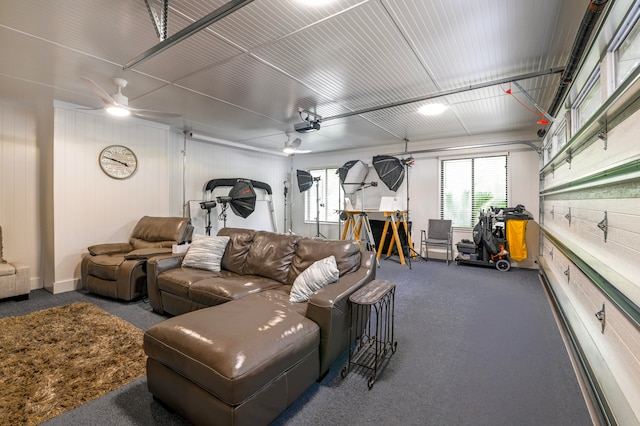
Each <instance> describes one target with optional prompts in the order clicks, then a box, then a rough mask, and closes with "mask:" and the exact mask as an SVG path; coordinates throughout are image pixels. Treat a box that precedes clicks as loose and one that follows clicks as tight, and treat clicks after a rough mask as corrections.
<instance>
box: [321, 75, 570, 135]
mask: <svg viewBox="0 0 640 426" xmlns="http://www.w3.org/2000/svg"><path fill="white" fill-rule="evenodd" d="M563 71H564V67H558V68H551V69H548V70H542V71H536V72H531V73H527V74H521V75H517V76H514V77H507V78H502V79H499V80H492V81H487V82H484V83H479V84H471V85H469V86H464V87H459V88H457V89H451V90H445V91H442V92H437V93H433V94H431V95H426V96H419V97H417V98H411V99H406V100H404V101H398V102H391V103H389V104H385V105H379V106H375V107H370V108H365V109H361V110H358V111H350V112H345V113H343V114H338V115H334V116H331V117H324V118H322V120H320V122H325V121H329V120H337V119H339V118H346V117H351V116H354V115H360V114H366V113H368V112H374V111H380V110H383V109H388V108H393V107H397V106H402V105H407V104H412V103H415V102H422V101H428V100H430V99H436V98H441V97H443V96H449V95H455V94H457V93H462V92H468V91H470V90H477V89H483V88H485V87H491V86H497V85H500V84H505V83H512V82H514V81H518V80H527V79H529V78H535V77H542V76H544V75H549V74H557V73H561V72H563Z"/></svg>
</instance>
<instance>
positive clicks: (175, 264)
mask: <svg viewBox="0 0 640 426" xmlns="http://www.w3.org/2000/svg"><path fill="white" fill-rule="evenodd" d="M185 254H186V253H171V254H162V255H159V256H154V257H152V258H150V259H149V260H148V261H147V294H148V296H149V304H150V305H151V308H153V310H154V311H155V312H157V313H159V314H164V307H163V306H162V298H161V297H160V289H159V288H158V275H160V274H161V273H163V272H164V271H168V270H170V269H176V268H180V267H181V266H182V260H183V259H184V255H185Z"/></svg>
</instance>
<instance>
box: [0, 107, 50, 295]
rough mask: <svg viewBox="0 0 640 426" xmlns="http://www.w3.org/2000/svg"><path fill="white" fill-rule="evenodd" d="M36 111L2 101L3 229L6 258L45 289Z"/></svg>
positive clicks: (0, 176)
mask: <svg viewBox="0 0 640 426" xmlns="http://www.w3.org/2000/svg"><path fill="white" fill-rule="evenodd" d="M36 122H37V112H36V111H35V110H34V109H32V108H30V107H26V106H24V105H20V104H13V103H10V102H8V101H4V100H0V226H1V227H2V239H3V246H4V250H3V257H4V259H5V260H7V261H9V262H12V261H19V262H22V263H24V264H26V265H28V266H29V269H30V274H31V288H32V289H34V288H39V287H42V280H41V276H42V273H41V268H40V253H41V251H40V247H41V246H40V215H39V212H40V185H39V180H40V175H39V171H40V167H39V157H38V142H37V124H36Z"/></svg>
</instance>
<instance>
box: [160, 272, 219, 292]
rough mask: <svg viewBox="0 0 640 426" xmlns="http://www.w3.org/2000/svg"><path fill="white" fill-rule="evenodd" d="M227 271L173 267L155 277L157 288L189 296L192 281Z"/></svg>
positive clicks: (216, 275) (217, 275)
mask: <svg viewBox="0 0 640 426" xmlns="http://www.w3.org/2000/svg"><path fill="white" fill-rule="evenodd" d="M225 273H227V274H229V272H224V271H222V272H211V271H207V270H206V269H197V268H175V269H169V270H168V271H165V272H162V273H161V274H160V275H158V278H157V279H156V281H157V285H158V290H161V291H165V292H168V293H172V294H176V295H178V296H181V297H189V287H191V286H192V285H193V283H195V282H198V281H202V280H206V279H209V278H213V277H219V276H221V275H224V274H225Z"/></svg>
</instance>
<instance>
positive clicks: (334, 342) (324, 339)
mask: <svg viewBox="0 0 640 426" xmlns="http://www.w3.org/2000/svg"><path fill="white" fill-rule="evenodd" d="M375 277H376V263H375V253H374V252H364V253H362V260H361V262H360V267H359V268H358V270H356V271H354V272H351V273H348V274H346V275H343V276H342V277H340V279H339V280H338V282H336V283H334V284H330V285H328V286H325V287H323V288H321V289H320V290H317V291H316V292H315V293H313V294H312V295H311V297H310V298H309V302H308V304H307V314H306V316H307V318H309V319H311V320H313V321H315V322H316V323H317V324H318V326H320V374H321V375H322V374H324V373H326V372H327V371H328V370H329V367H331V364H333V362H334V361H335V360H336V359H338V357H339V356H340V355H341V354H342V352H343V351H344V350H345V349H346V348H347V347H348V344H349V330H350V326H351V324H350V320H351V305H350V304H349V296H350V295H351V294H352V293H354V292H355V291H356V290H358V289H359V288H360V287H362V286H363V285H365V284H366V283H368V282H370V281H373V280H374V279H375Z"/></svg>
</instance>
